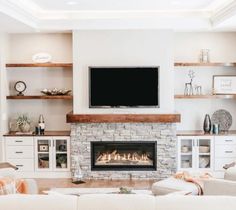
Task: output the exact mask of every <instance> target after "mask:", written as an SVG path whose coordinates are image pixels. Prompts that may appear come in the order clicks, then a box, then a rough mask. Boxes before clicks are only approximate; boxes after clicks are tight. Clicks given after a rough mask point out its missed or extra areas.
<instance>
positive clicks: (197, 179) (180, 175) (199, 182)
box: [174, 171, 212, 195]
mask: <svg viewBox="0 0 236 210" xmlns="http://www.w3.org/2000/svg"><path fill="white" fill-rule="evenodd" d="M211 177H212V176H211V175H210V174H209V173H204V174H200V175H197V176H196V175H195V176H193V175H191V174H190V173H189V172H186V171H183V172H177V173H176V174H175V175H174V178H176V179H182V180H184V181H186V182H191V183H193V184H195V185H196V187H197V189H198V195H203V183H204V182H203V181H204V180H205V179H209V178H211Z"/></svg>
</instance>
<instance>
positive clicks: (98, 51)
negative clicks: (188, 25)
mask: <svg viewBox="0 0 236 210" xmlns="http://www.w3.org/2000/svg"><path fill="white" fill-rule="evenodd" d="M73 47H74V49H73V60H74V70H73V75H74V77H73V80H74V81H73V85H74V86H73V89H74V113H95V112H96V113H105V112H106V113H117V112H118V113H122V112H125V113H173V112H174V99H173V94H174V88H173V87H174V85H173V50H172V48H173V32H172V31H169V30H91V31H89V30H88V31H74V33H73ZM152 65H153V66H160V108H155V109H154V108H146V109H140V108H138V109H89V95H88V67H89V66H152Z"/></svg>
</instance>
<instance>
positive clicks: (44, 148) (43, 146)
mask: <svg viewBox="0 0 236 210" xmlns="http://www.w3.org/2000/svg"><path fill="white" fill-rule="evenodd" d="M38 151H39V152H49V147H48V144H40V145H39V147H38Z"/></svg>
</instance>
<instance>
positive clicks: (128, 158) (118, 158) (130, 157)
mask: <svg viewBox="0 0 236 210" xmlns="http://www.w3.org/2000/svg"><path fill="white" fill-rule="evenodd" d="M96 162H97V163H99V162H100V163H122V162H125V163H130V164H135V163H136V164H137V163H138V162H142V163H145V162H146V164H148V165H149V164H151V163H152V159H151V158H149V156H148V154H146V153H143V154H138V153H137V152H133V153H131V152H127V153H119V152H117V150H114V151H112V152H110V153H108V152H105V153H102V154H100V155H99V156H98V158H97V160H96Z"/></svg>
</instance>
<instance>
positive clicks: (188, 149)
mask: <svg viewBox="0 0 236 210" xmlns="http://www.w3.org/2000/svg"><path fill="white" fill-rule="evenodd" d="M213 140H214V138H213V137H212V136H183V137H179V138H178V169H179V170H213V165H214V164H213V163H214V143H213Z"/></svg>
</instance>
